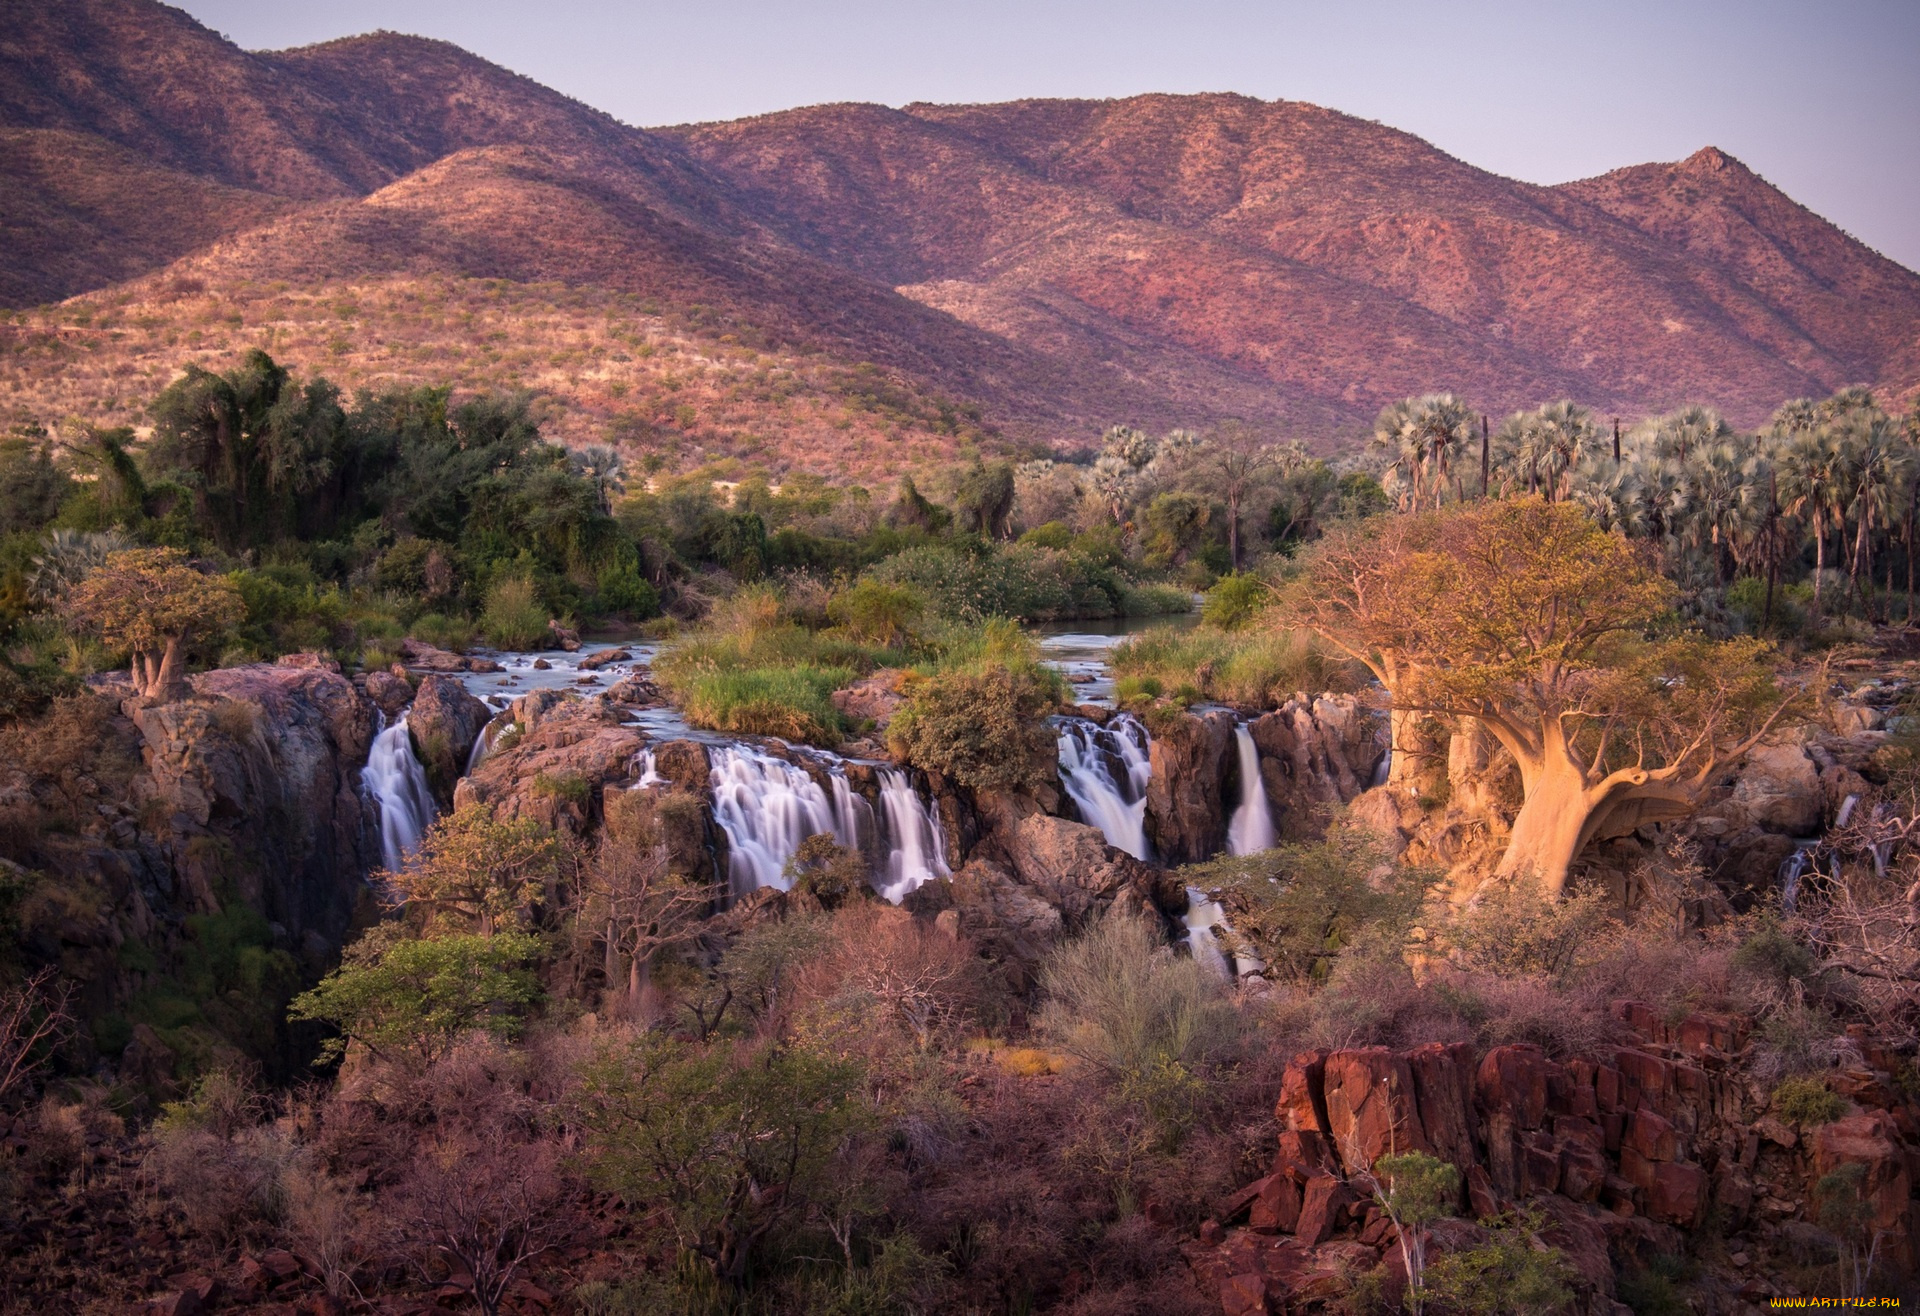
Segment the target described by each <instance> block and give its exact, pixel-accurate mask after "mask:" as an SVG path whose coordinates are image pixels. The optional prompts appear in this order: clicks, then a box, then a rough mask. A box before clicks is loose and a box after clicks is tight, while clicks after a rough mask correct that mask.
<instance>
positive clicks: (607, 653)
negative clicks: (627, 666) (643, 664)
mask: <svg viewBox="0 0 1920 1316" xmlns="http://www.w3.org/2000/svg"><path fill="white" fill-rule="evenodd" d="M632 661H633V651H632V650H631V649H617V648H616V649H602V650H601V651H600V652H599V653H590V654H588V655H587V656H586V657H585V658H582V659H581V660H580V661H579V662H578V663H576V664H575V666H576V667H577V668H579V670H581V671H583V672H597V671H599V670H600V669H601V668H602V667H610V666H612V665H613V664H614V663H630V662H632Z"/></svg>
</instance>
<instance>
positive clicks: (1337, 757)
mask: <svg viewBox="0 0 1920 1316" xmlns="http://www.w3.org/2000/svg"><path fill="white" fill-rule="evenodd" d="M1247 729H1248V731H1249V732H1250V733H1251V734H1252V736H1253V743H1254V745H1255V746H1256V747H1257V748H1258V749H1259V751H1260V775H1261V780H1262V782H1263V783H1264V784H1265V786H1266V790H1267V799H1268V801H1269V802H1270V803H1271V804H1272V805H1273V807H1274V813H1275V816H1276V817H1277V818H1278V819H1279V828H1280V834H1281V836H1282V837H1284V838H1285V839H1288V840H1307V839H1311V838H1313V837H1316V836H1319V835H1320V834H1321V833H1323V832H1324V831H1325V830H1326V825H1327V819H1328V817H1329V816H1330V815H1331V814H1332V813H1333V811H1334V810H1336V809H1338V808H1339V807H1340V806H1341V805H1343V804H1347V803H1350V802H1351V801H1352V800H1353V799H1354V798H1355V797H1356V796H1358V795H1359V794H1360V792H1362V791H1364V790H1366V789H1367V787H1368V786H1369V785H1371V784H1372V782H1373V775H1374V773H1375V771H1376V770H1377V769H1378V768H1379V766H1380V760H1381V759H1382V758H1383V757H1384V756H1385V753H1386V748H1385V743H1384V741H1383V740H1382V736H1383V735H1384V731H1383V729H1382V727H1381V725H1380V719H1379V718H1377V717H1376V716H1375V715H1374V714H1372V713H1371V712H1369V711H1368V710H1366V709H1364V708H1362V707H1361V706H1360V704H1359V701H1358V700H1356V699H1355V698H1354V697H1353V696H1352V695H1321V696H1319V697H1317V698H1315V699H1313V700H1311V701H1308V702H1303V701H1301V700H1299V699H1289V700H1288V701H1287V702H1286V703H1285V704H1282V705H1281V706H1280V707H1279V708H1278V709H1276V710H1274V711H1273V712H1271V713H1267V714H1265V715H1264V716H1262V717H1258V718H1256V719H1254V721H1253V722H1252V723H1251V724H1250V725H1249V726H1248V728H1247Z"/></svg>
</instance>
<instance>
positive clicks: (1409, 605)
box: [1288, 498, 1792, 896]
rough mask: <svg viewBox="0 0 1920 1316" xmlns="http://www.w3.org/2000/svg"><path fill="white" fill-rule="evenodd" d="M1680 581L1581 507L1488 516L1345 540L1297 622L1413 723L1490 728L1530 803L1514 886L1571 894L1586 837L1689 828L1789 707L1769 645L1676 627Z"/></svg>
mask: <svg viewBox="0 0 1920 1316" xmlns="http://www.w3.org/2000/svg"><path fill="white" fill-rule="evenodd" d="M1673 593H1674V590H1673V586H1672V585H1671V584H1669V583H1668V582H1667V581H1665V580H1663V579H1662V578H1661V577H1660V576H1659V575H1657V574H1656V573H1655V572H1654V571H1652V570H1651V569H1650V568H1649V567H1648V566H1647V565H1646V563H1645V562H1644V561H1643V560H1642V558H1641V556H1640V554H1639V553H1638V552H1637V551H1636V550H1635V549H1634V547H1633V546H1632V545H1631V544H1629V543H1628V542H1627V541H1626V540H1624V539H1622V538H1620V537H1618V536H1615V535H1611V534H1608V533H1606V532H1605V531H1602V530H1601V529H1599V528H1598V527H1597V526H1595V525H1594V524H1593V522H1591V521H1590V520H1588V519H1587V517H1586V516H1585V515H1584V514H1583V513H1582V512H1580V511H1579V509H1578V508H1576V507H1573V506H1570V505H1567V504H1559V505H1554V504H1549V503H1546V502H1544V501H1542V500H1540V499H1537V498H1524V499H1518V500H1515V501H1512V502H1491V503H1473V504H1467V505H1465V506H1463V507H1460V508H1455V509H1448V510H1446V511H1444V512H1440V513H1430V514H1428V515H1425V516H1420V517H1407V518H1396V519H1395V520H1394V521H1393V522H1391V523H1389V524H1388V525H1386V526H1383V527H1375V526H1372V525H1361V526H1358V527H1353V528H1350V529H1347V530H1345V531H1343V532H1340V533H1338V534H1335V535H1332V536H1330V537H1329V538H1328V539H1327V540H1325V541H1323V544H1322V546H1321V547H1320V548H1319V549H1318V550H1317V551H1316V552H1315V553H1314V555H1313V557H1312V558H1311V560H1310V563H1309V566H1308V569H1307V570H1306V572H1305V573H1303V576H1302V578H1301V579H1300V580H1299V581H1298V582H1297V585H1296V587H1295V589H1294V590H1293V592H1292V594H1291V596H1290V600H1289V607H1288V611H1289V613H1290V615H1291V619H1292V620H1293V621H1295V622H1296V623H1298V624H1301V625H1304V626H1306V627H1308V628H1310V629H1311V630H1313V631H1314V632H1315V633H1317V634H1318V635H1319V636H1321V637H1322V638H1323V639H1325V640H1326V641H1327V642H1329V643H1330V644H1332V645H1333V646H1334V647H1336V648H1338V649H1339V650H1340V651H1341V652H1343V653H1345V654H1347V655H1349V656H1350V657H1352V658H1355V659H1357V660H1359V661H1360V662H1362V663H1364V664H1366V666H1367V667H1368V668H1369V669H1370V670H1371V671H1372V672H1373V674H1374V675H1375V676H1376V677H1378V678H1379V680H1380V682H1381V684H1382V685H1384V686H1385V687H1386V689H1387V693H1388V695H1389V697H1390V698H1391V699H1392V701H1393V719H1394V732H1395V737H1396V743H1397V742H1398V739H1399V737H1400V735H1401V734H1402V732H1403V730H1404V729H1405V728H1407V727H1408V725H1409V722H1410V720H1411V719H1414V718H1419V717H1428V718H1438V719H1440V720H1442V721H1444V722H1447V723H1451V724H1452V725H1453V726H1455V727H1456V728H1459V729H1463V730H1464V729H1466V728H1467V727H1468V726H1470V725H1471V724H1478V726H1479V727H1480V728H1483V729H1484V730H1485V731H1486V732H1487V733H1488V734H1491V735H1492V736H1493V737H1494V738H1495V739H1496V740H1498V741H1499V742H1500V744H1501V745H1502V746H1503V747H1504V748H1505V749H1506V750H1507V752H1508V753H1509V754H1510V755H1511V756H1512V758H1513V761H1514V763H1515V765H1516V766H1517V767H1518V769H1519V772H1520V779H1521V790H1522V803H1521V806H1520V810H1519V812H1518V814H1516V816H1515V817H1514V820H1513V827H1512V831H1511V833H1510V834H1509V837H1508V841H1507V848H1506V851H1505V853H1504V854H1503V856H1502V858H1501V860H1500V864H1499V869H1498V871H1499V873H1500V874H1501V875H1509V874H1532V875H1534V876H1535V877H1537V879H1538V880H1539V882H1540V884H1541V887H1542V889H1543V891H1545V892H1546V893H1547V894H1548V895H1549V896H1558V895H1559V893H1560V892H1561V890H1562V889H1563V888H1564V886H1565V885H1566V880H1567V871H1568V868H1569V866H1570V865H1571V864H1572V863H1573V861H1574V860H1575V859H1576V858H1577V857H1578V856H1579V854H1580V852H1581V851H1582V850H1583V849H1584V848H1585V847H1586V845H1587V844H1588V842H1590V841H1592V840H1594V839H1596V838H1600V837H1606V836H1617V835H1624V834H1625V833H1627V832H1630V831H1632V830H1633V829H1634V828H1635V827H1638V826H1640V825H1641V824H1643V823H1650V822H1660V821H1665V820H1671V819H1675V818H1680V817H1684V816H1686V815H1687V814H1688V813H1690V812H1691V811H1692V810H1693V808H1694V806H1695V805H1696V803H1697V802H1698V801H1699V799H1700V797H1701V795H1702V794H1703V793H1704V792H1705V791H1706V789H1707V787H1708V784H1709V783H1710V781H1711V780H1712V778H1713V776H1714V774H1715V772H1716V770H1717V769H1720V768H1723V767H1724V766H1726V765H1727V764H1728V763H1729V762H1731V761H1733V760H1736V759H1738V758H1739V757H1741V756H1742V755H1744V754H1745V753H1746V752H1747V751H1748V750H1749V749H1751V748H1752V746H1753V745H1754V744H1755V743H1756V742H1757V741H1758V740H1759V738H1760V737H1761V736H1762V735H1763V734H1764V733H1765V732H1766V731H1767V730H1768V729H1769V728H1770V727H1771V726H1772V725H1773V724H1774V722H1775V721H1776V720H1777V719H1778V718H1779V717H1780V716H1781V715H1782V713H1783V712H1785V711H1786V709H1787V708H1788V707H1790V705H1791V703H1792V699H1791V698H1790V696H1788V695H1783V694H1781V693H1780V691H1779V689H1778V687H1777V685H1776V683H1775V679H1774V669H1773V663H1772V659H1771V651H1770V650H1769V649H1768V647H1767V646H1766V645H1765V644H1763V643H1761V642H1759V641H1757V640H1752V639H1735V640H1724V641H1714V640H1710V639H1708V638H1707V637H1705V636H1704V635H1701V634H1698V633H1680V634H1662V633H1661V632H1660V631H1659V630H1658V629H1657V623H1658V622H1659V621H1660V619H1661V618H1662V617H1663V615H1664V614H1665V613H1666V612H1667V611H1668V609H1669V608H1670V606H1671V603H1672V599H1673Z"/></svg>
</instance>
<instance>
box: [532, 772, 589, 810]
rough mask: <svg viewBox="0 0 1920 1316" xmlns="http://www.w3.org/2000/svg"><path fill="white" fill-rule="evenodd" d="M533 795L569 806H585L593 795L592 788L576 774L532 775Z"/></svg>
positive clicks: (583, 778)
mask: <svg viewBox="0 0 1920 1316" xmlns="http://www.w3.org/2000/svg"><path fill="white" fill-rule="evenodd" d="M533 793H534V794H535V795H544V796H546V797H547V798H549V799H554V800H565V801H566V802H567V803H569V804H585V803H586V802H587V800H588V799H589V798H590V797H591V796H592V795H593V788H592V787H591V786H589V785H588V784H587V779H586V778H585V777H582V776H581V775H580V774H579V773H577V772H563V773H560V774H558V775H554V774H550V773H545V772H536V773H534V774H533Z"/></svg>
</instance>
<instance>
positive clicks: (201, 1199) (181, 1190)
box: [143, 1125, 305, 1239]
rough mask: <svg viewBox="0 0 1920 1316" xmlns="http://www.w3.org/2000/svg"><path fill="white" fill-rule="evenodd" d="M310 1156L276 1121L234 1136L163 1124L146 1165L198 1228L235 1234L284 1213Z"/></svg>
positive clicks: (214, 1235)
mask: <svg viewBox="0 0 1920 1316" xmlns="http://www.w3.org/2000/svg"><path fill="white" fill-rule="evenodd" d="M304 1160H305V1158H304V1156H303V1155H302V1152H301V1149H300V1148H299V1147H298V1146H297V1145H296V1144H295V1143H294V1142H293V1140H292V1138H291V1137H289V1136H288V1134H287V1133H286V1132H285V1131H284V1130H283V1129H280V1128H277V1127H274V1126H271V1125H268V1126H260V1127H255V1128H250V1129H243V1130H241V1131H240V1132H239V1133H237V1134H235V1135H234V1136H232V1137H221V1136H220V1135H219V1134H216V1133H213V1132H211V1131H209V1130H207V1129H196V1128H182V1127H167V1126H164V1125H163V1126H161V1127H159V1128H157V1129H156V1130H155V1132H154V1144H153V1148H152V1149H151V1150H150V1151H149V1152H148V1153H147V1156H146V1161H145V1163H144V1166H143V1169H144V1171H145V1173H146V1174H147V1176H148V1177H149V1179H150V1180H151V1181H152V1182H153V1183H154V1184H155V1186H156V1187H158V1188H159V1190H160V1191H161V1193H162V1194H163V1195H164V1196H165V1198H166V1200H167V1201H168V1203H169V1204H171V1205H172V1206H174V1207H176V1208H178V1209H179V1211H180V1214H181V1215H182V1216H184V1217H185V1218H186V1222H187V1225H188V1226H189V1227H190V1228H191V1229H192V1230H193V1231H194V1232H195V1233H199V1234H204V1235H206V1236H208V1237H211V1238H219V1239H229V1238H233V1237H235V1236H237V1235H239V1234H242V1233H244V1232H246V1231H248V1230H249V1229H250V1228H252V1227H253V1226H256V1225H263V1224H273V1223H275V1222H277V1221H278V1220H279V1219H280V1218H281V1215H282V1213H283V1211H284V1210H285V1207H286V1200H287V1199H286V1189H287V1185H288V1184H289V1183H291V1182H292V1181H293V1180H294V1179H295V1178H296V1177H298V1176H299V1175H300V1174H301V1172H302V1170H303V1163H304Z"/></svg>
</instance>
